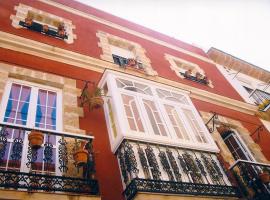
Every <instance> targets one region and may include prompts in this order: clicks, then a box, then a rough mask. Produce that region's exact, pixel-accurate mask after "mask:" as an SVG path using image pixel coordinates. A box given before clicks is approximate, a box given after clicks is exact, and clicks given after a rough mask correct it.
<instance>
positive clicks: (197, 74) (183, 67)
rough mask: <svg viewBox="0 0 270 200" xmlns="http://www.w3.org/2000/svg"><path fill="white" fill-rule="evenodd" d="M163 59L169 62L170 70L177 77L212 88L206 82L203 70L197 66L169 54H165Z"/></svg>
mask: <svg viewBox="0 0 270 200" xmlns="http://www.w3.org/2000/svg"><path fill="white" fill-rule="evenodd" d="M165 59H167V60H168V61H169V63H170V68H171V70H173V71H174V72H175V74H176V75H177V76H178V77H180V78H182V79H183V78H185V79H188V80H191V81H194V82H197V83H200V84H204V85H208V86H210V87H213V85H212V82H211V81H210V80H208V77H207V76H206V75H205V72H204V70H203V69H201V68H200V66H199V65H197V64H195V63H192V62H189V61H187V60H184V59H181V58H178V57H174V56H172V55H169V54H165Z"/></svg>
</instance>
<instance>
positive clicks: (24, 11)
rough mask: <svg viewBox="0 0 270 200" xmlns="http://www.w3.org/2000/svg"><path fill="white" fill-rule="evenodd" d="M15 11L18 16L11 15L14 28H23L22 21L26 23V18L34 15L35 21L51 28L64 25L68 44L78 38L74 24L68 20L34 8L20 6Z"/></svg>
mask: <svg viewBox="0 0 270 200" xmlns="http://www.w3.org/2000/svg"><path fill="white" fill-rule="evenodd" d="M14 10H16V11H17V12H16V15H11V16H10V19H11V20H12V26H13V27H15V28H17V29H19V28H23V27H22V26H21V25H19V22H20V21H24V20H25V18H27V16H28V15H29V14H31V15H34V16H35V17H34V19H33V20H34V21H36V22H38V23H40V24H47V25H49V26H50V27H53V28H56V29H57V28H58V27H57V24H60V23H63V24H64V26H65V31H66V34H67V36H68V37H67V39H64V41H65V42H66V43H68V44H72V43H73V42H74V39H76V38H77V36H76V35H75V34H74V33H73V29H75V26H74V25H73V24H72V21H70V20H68V19H64V18H62V17H59V16H56V15H53V14H50V13H47V12H44V11H42V10H38V9H35V8H33V7H30V6H27V5H24V4H21V3H20V4H19V5H18V6H15V7H14Z"/></svg>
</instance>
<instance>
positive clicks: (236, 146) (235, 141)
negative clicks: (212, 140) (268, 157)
mask: <svg viewBox="0 0 270 200" xmlns="http://www.w3.org/2000/svg"><path fill="white" fill-rule="evenodd" d="M224 142H225V144H226V145H227V147H228V148H229V150H230V152H231V153H232V155H233V157H234V159H235V160H238V159H242V160H251V161H253V160H254V158H253V156H252V155H251V153H250V151H249V150H248V148H247V147H246V145H245V144H244V142H243V141H242V139H241V138H240V136H239V135H238V134H237V132H236V131H231V133H230V134H229V135H227V136H226V137H225V138H224Z"/></svg>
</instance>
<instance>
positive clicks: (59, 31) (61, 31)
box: [58, 23, 66, 38]
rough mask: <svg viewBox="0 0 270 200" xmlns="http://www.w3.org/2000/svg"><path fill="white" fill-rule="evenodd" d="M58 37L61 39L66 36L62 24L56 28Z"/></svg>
mask: <svg viewBox="0 0 270 200" xmlns="http://www.w3.org/2000/svg"><path fill="white" fill-rule="evenodd" d="M58 35H59V36H60V37H61V38H64V37H65V36H66V30H65V25H64V24H63V23H61V24H59V26H58Z"/></svg>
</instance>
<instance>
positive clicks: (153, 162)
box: [145, 145, 161, 180]
mask: <svg viewBox="0 0 270 200" xmlns="http://www.w3.org/2000/svg"><path fill="white" fill-rule="evenodd" d="M145 153H146V156H147V159H148V163H149V166H150V167H151V172H152V176H153V179H155V180H160V176H161V172H160V171H159V166H158V163H157V159H156V156H155V154H154V150H153V149H152V147H151V146H150V145H147V147H146V149H145Z"/></svg>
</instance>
